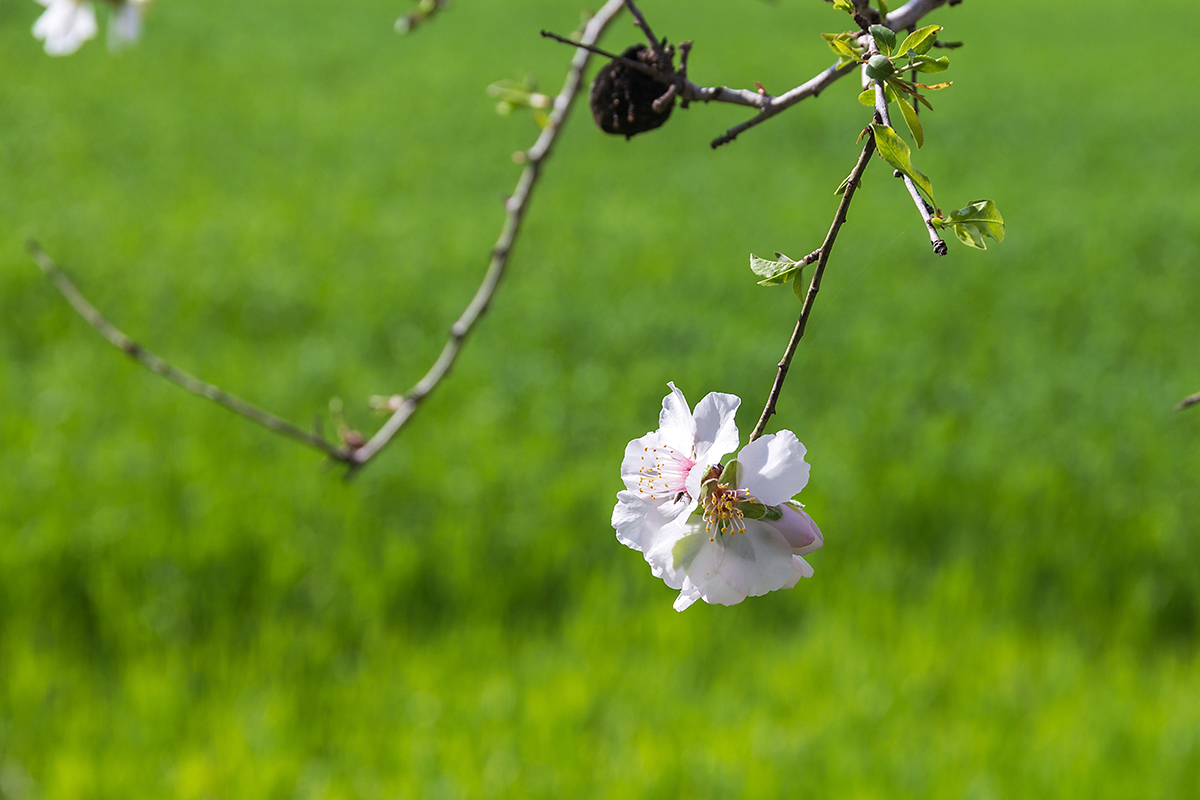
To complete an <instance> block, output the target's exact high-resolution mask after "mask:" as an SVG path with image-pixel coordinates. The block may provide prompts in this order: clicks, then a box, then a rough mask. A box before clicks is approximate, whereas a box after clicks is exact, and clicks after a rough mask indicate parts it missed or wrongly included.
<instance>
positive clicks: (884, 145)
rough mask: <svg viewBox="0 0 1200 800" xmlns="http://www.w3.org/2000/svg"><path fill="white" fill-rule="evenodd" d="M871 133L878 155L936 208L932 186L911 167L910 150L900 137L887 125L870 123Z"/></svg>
mask: <svg viewBox="0 0 1200 800" xmlns="http://www.w3.org/2000/svg"><path fill="white" fill-rule="evenodd" d="M871 132H872V133H874V134H875V146H876V147H877V148H878V149H879V155H881V156H883V157H884V158H885V159H887V161H888V163H889V164H891V165H892V166H893V167H895V168H896V169H898V170H900V171H901V172H903V173H904V174H905V175H907V176H908V177H909V178H911V179H912V182H913V183H915V184H916V185H917V188H918V189H920V190H921V193H922V194H924V195H925V196H926V197H927V198H929V202H930V203H932V204H933V207H934V208H937V201H936V200H934V199H933V184H932V183H930V181H929V178H926V177H925V176H924V175H923V174H921V173H920V172H918V171H917V170H916V169H915V168H914V167H913V165H912V150H910V149H909V147H908V145H907V144H905V143H904V140H903V139H901V138H900V135H899V134H898V133H896V132H895V131H894V130H892V129H891V128H890V127H888V126H887V125H881V124H880V123H878V122H872V123H871Z"/></svg>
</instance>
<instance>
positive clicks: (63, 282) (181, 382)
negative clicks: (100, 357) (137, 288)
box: [26, 241, 353, 464]
mask: <svg viewBox="0 0 1200 800" xmlns="http://www.w3.org/2000/svg"><path fill="white" fill-rule="evenodd" d="M26 247H27V248H28V250H29V254H30V255H31V256H32V257H33V260H34V263H36V264H37V265H38V267H39V268H40V269H41V270H42V272H43V273H44V274H45V275H46V277H47V278H49V279H50V282H51V283H53V284H54V288H56V289H58V291H59V293H60V294H61V295H62V296H63V298H64V299H66V301H67V302H68V303H70V305H71V308H73V309H75V312H76V313H77V314H79V316H81V317H83V319H84V320H85V321H86V322H87V323H88V324H89V325H91V326H92V327H93V328H95V329H96V330H97V331H98V332H99V333H100V335H101V336H103V337H104V338H105V339H107V340H108V341H109V343H110V344H112V346H113V347H115V348H117V349H118V350H120V351H121V352H122V353H124V354H125V355H127V356H129V357H130V358H132V359H133V360H134V361H137V362H138V363H139V364H141V365H142V366H143V367H145V368H146V369H148V370H150V371H151V372H155V373H157V374H159V375H161V376H163V377H164V378H166V379H167V380H169V381H171V382H172V383H174V384H175V385H177V386H180V387H182V388H183V389H185V390H186V391H188V392H191V393H192V394H194V395H198V396H200V397H204V398H207V399H209V400H211V401H213V402H214V403H216V404H217V405H219V406H221V407H222V408H226V409H228V410H230V411H232V412H233V413H235V414H237V415H239V416H242V417H245V418H246V419H248V420H250V421H251V422H255V423H258V424H259V425H262V426H263V427H264V428H267V429H268V430H271V431H274V432H275V433H279V434H282V435H284V436H286V437H288V438H289V439H292V440H293V441H297V442H300V443H301V444H306V445H308V446H309V447H313V448H316V449H317V450H320V451H321V452H322V453H324V454H325V455H327V456H329V457H330V458H332V459H334V460H336V461H341V462H345V463H347V464H349V463H351V460H352V459H351V453H352V452H353V444H352V443H351V442H350V437H347V444H346V445H344V446H339V445H336V444H334V443H333V442H330V441H328V440H326V439H325V437H323V436H322V435H321V434H320V432H319V431H314V432H313V433H309V432H308V431H305V430H303V429H301V428H299V427H297V426H295V425H293V424H292V423H290V422H288V421H287V420H285V419H281V418H280V417H277V416H275V415H274V414H272V413H271V412H269V411H266V410H264V409H261V408H259V407H258V406H256V405H254V404H253V403H249V402H247V401H245V400H243V399H242V398H240V397H238V396H236V395H233V394H230V393H229V392H226V391H225V390H224V389H221V388H220V387H219V386H214V385H213V384H211V383H206V382H204V381H202V380H200V379H199V378H197V377H195V376H194V375H191V374H189V373H187V372H184V371H183V370H181V369H179V368H178V367H175V366H173V365H171V364H170V363H168V362H166V361H164V360H163V359H161V358H159V357H158V356H156V355H154V353H151V352H150V351H149V350H147V349H145V348H144V347H142V346H141V345H140V344H138V343H137V342H135V341H134V340H133V339H130V338H129V337H128V336H126V335H125V334H124V333H123V332H122V331H121V330H120V329H118V328H117V327H116V326H115V325H113V324H112V323H111V322H109V321H108V319H106V318H105V317H104V315H103V314H101V313H100V312H99V311H97V310H96V307H95V306H93V305H92V304H91V303H90V302H88V300H87V298H86V297H84V296H83V293H82V292H80V291H79V289H77V288H76V287H75V284H74V283H72V282H71V279H70V278H68V277H67V276H66V274H65V273H64V272H63V271H62V270H61V269H59V267H58V265H57V264H56V263H54V260H53V259H52V258H50V256H49V255H47V254H46V251H44V250H43V249H42V248H41V246H40V245H39V244H38V243H37V242H34V241H30V242H28V243H26Z"/></svg>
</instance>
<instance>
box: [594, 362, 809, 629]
mask: <svg viewBox="0 0 1200 800" xmlns="http://www.w3.org/2000/svg"><path fill="white" fill-rule="evenodd" d="M670 386H671V394H669V395H667V397H666V398H665V399H664V400H663V413H662V416H661V418H660V427H659V430H658V431H655V432H653V433H649V434H647V435H646V436H643V437H642V438H641V439H635V440H633V441H632V442H630V443H629V445H628V446H627V447H626V448H625V459H624V461H622V463H621V477H622V479H623V480H624V482H625V486H626V489H625V491H622V492H619V493H618V494H617V506H616V508H615V509H613V522H612V524H613V527H614V528H616V530H617V538H618V539H619V540H620V541H621V542H622V543H623V544H625V545H626V546H628V547H631V548H633V549H634V550H640V551H641V552H642V553H643V555H644V556H645V558H646V561H647V562H649V564H650V567H651V570H652V572H653V573H654V575H655V577H658V578H662V579H663V581H665V582H666V584H667V585H668V586H670V587H671V588H672V589H678V590H679V597H678V598H676V600H675V609H676V610H677V611H683V610H684V609H685V608H687V607H688V606H690V605H691V604H692V603H694V602H696V600H698V599H703V600H704V601H705V602H707V603H713V604H720V605H726V606H730V605H735V604H737V603H740V602H742V601H743V600H745V599H746V598H747V597H749V596H756V595H762V594H766V593H767V592H771V591H775V590H776V589H790V588H792V587H793V586H795V585H796V583H797V582H799V580H800V579H801V578H809V577H812V574H813V569H812V567H811V566H810V565H809V563H808V562H807V561H805V560H804V558H803V556H804V555H806V554H808V553H811V552H812V551H814V550H817V549H818V548H820V547H821V546H822V545H823V544H824V538H823V537H822V536H821V531H820V529H819V528H818V527H817V525H816V523H815V522H813V520H812V518H811V517H809V516H808V514H806V513H805V512H804V510H803V506H802V505H801V504H800V503H797V502H795V501H794V500H792V498H793V497H794V496H795V495H796V494H798V493H799V492H800V491H801V490H802V489H803V488H804V487H805V486H806V485H807V484H808V475H809V465H808V462H806V461H805V460H804V456H805V453H806V451H805V448H804V445H803V444H801V443H800V441H799V440H798V439H797V438H796V435H795V434H794V433H792V432H791V431H780V432H779V433H777V434H767V435H766V436H763V437H761V438H759V439H757V440H755V441H753V442H751V443H750V444H748V445H746V446H745V447H744V448H742V450H741V452H740V453H738V455H737V457H736V459H735V461H736V464H734V463H733V462H731V463H730V464H729V465H726V467H725V468H722V467H721V466H720V463H719V459H720V457H721V456H723V455H725V454H726V453H728V452H730V451H731V450H733V449H734V448H736V447H737V441H738V440H737V427H736V425H735V423H734V421H733V417H734V415H735V413H736V412H737V408H738V405H740V403H741V400H739V399H738V398H737V397H736V396H734V395H728V394H715V393H714V394H710V395H708V396H707V397H705V398H704V400H701V401H700V405H698V406H696V413H695V415H694V416H693V415H692V414H691V413H690V412H688V411H687V402H686V400H684V398H683V393H682V392H680V391H679V390H678V389H676V388H675V386H674V384H670ZM710 398H714V399H713V400H710ZM714 413H715V414H716V415H717V416H716V417H715V418H714V417H713V414H714ZM711 430H720V432H721V434H720V437H719V446H713V445H716V444H717V437H716V436H712V437H711V438H710V437H708V436H704V435H703V434H702V432H707V431H711ZM689 437H690V438H689ZM689 444H690V445H691V446H692V448H693V449H692V453H691V454H689V453H688V452H687V447H688V445H689Z"/></svg>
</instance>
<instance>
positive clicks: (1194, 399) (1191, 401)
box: [1175, 392, 1200, 411]
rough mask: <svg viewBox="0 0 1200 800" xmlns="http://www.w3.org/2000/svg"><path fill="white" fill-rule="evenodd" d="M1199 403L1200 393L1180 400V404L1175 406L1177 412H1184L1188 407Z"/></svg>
mask: <svg viewBox="0 0 1200 800" xmlns="http://www.w3.org/2000/svg"><path fill="white" fill-rule="evenodd" d="M1197 403H1200V392H1197V393H1196V394H1193V395H1189V396H1188V397H1185V398H1183V399H1182V400H1180V401H1179V403H1178V404H1177V405H1176V406H1175V410H1176V411H1183V410H1184V409H1185V408H1187V407H1188V406H1194V405H1196V404H1197Z"/></svg>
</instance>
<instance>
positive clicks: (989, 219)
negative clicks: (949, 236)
mask: <svg viewBox="0 0 1200 800" xmlns="http://www.w3.org/2000/svg"><path fill="white" fill-rule="evenodd" d="M948 221H949V222H950V223H951V224H952V225H955V226H956V227H955V230H954V232H955V233H956V234H957V233H958V228H957V226H958V225H969V226H970V227H971V228H972V229H974V231H975V232H976V233H977V234H980V235H983V236H987V237H989V238H991V239H995V240H996V241H997V242H1003V241H1004V217H1002V216H1000V209H998V208H996V204H995V203H994V202H992V201H991V200H975V201H973V202H971V203H968V204H967V205H965V206H963V207H962V208H960V209H958V210H957V211H951V212H950V217H949V220H948ZM958 238H960V239H962V236H961V235H960V236H959V237H958ZM964 241H965V240H964ZM980 241H982V240H980ZM972 246H975V245H972ZM979 247H980V249H984V248H983V246H982V245H979Z"/></svg>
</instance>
